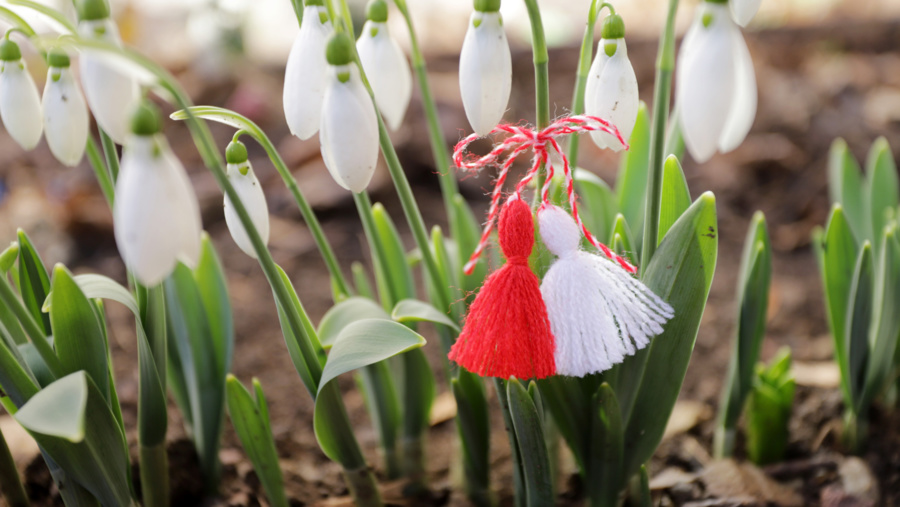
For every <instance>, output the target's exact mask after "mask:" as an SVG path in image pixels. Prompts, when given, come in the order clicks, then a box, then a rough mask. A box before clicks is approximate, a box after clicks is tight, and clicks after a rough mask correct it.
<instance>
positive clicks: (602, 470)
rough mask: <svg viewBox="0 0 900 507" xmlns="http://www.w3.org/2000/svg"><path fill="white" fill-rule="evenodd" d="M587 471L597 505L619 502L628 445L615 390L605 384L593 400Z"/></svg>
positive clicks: (591, 493)
mask: <svg viewBox="0 0 900 507" xmlns="http://www.w3.org/2000/svg"><path fill="white" fill-rule="evenodd" d="M592 405H593V412H594V413H593V414H592V427H591V433H590V439H591V444H590V450H589V458H588V459H589V460H590V461H589V464H588V473H587V474H585V475H586V476H585V480H586V481H587V482H588V485H587V490H588V492H589V498H591V499H592V500H593V504H594V505H616V503H617V501H618V498H619V490H620V489H621V488H622V486H623V485H624V479H625V478H624V477H623V476H622V462H623V459H624V457H623V455H622V454H623V453H624V447H625V435H624V434H623V432H624V425H623V423H622V413H621V412H620V411H619V402H618V400H616V393H615V392H614V391H613V390H612V388H611V387H610V386H609V384H606V383H604V384H603V385H601V386H600V389H598V390H597V393H596V394H595V395H594V399H593V403H592Z"/></svg>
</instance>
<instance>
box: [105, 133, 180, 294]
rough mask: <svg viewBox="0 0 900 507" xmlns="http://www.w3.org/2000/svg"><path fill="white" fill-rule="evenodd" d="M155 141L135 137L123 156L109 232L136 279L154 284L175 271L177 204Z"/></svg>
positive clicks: (175, 194)
mask: <svg viewBox="0 0 900 507" xmlns="http://www.w3.org/2000/svg"><path fill="white" fill-rule="evenodd" d="M175 186H176V185H175V182H174V181H173V179H172V178H171V177H170V170H169V164H168V162H167V161H166V160H165V157H164V155H163V154H162V153H161V152H160V150H159V149H158V138H156V137H152V136H134V137H132V138H130V139H129V142H128V144H126V145H125V147H124V149H123V153H122V164H121V168H120V171H119V179H118V181H117V182H116V203H115V206H114V208H113V229H114V232H115V237H116V244H117V245H118V247H119V254H120V255H121V256H122V259H123V260H124V261H125V265H126V266H128V269H130V270H131V271H132V272H133V273H134V275H135V276H136V277H137V279H138V281H140V282H141V283H143V284H144V285H147V286H153V285H156V284H158V283H159V282H161V281H162V280H163V279H165V278H166V277H167V276H168V275H169V274H170V273H171V272H172V270H173V269H174V268H175V262H176V259H177V257H178V252H179V249H180V242H181V237H180V235H179V234H177V233H176V228H177V227H178V222H179V221H180V220H183V218H184V217H180V216H178V213H179V210H180V209H181V206H180V205H179V203H178V199H179V195H178V192H177V190H176V189H175V188H174V187H175Z"/></svg>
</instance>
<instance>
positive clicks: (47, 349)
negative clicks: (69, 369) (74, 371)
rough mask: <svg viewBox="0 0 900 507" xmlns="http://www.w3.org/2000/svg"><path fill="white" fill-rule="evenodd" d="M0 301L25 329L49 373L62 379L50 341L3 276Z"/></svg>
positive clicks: (0, 285)
mask: <svg viewBox="0 0 900 507" xmlns="http://www.w3.org/2000/svg"><path fill="white" fill-rule="evenodd" d="M0 301H3V303H4V304H5V305H6V307H7V308H10V309H12V311H13V313H14V314H15V315H16V318H18V319H19V323H20V324H21V325H22V327H23V328H24V329H25V333H27V334H28V338H29V339H31V343H32V344H34V348H35V349H37V351H38V354H40V356H41V359H43V360H44V363H46V364H47V368H48V369H49V370H50V373H52V374H53V376H54V377H56V378H59V377H62V376H63V375H64V372H65V370H64V369H63V366H62V363H61V362H60V361H59V358H58V357H56V353H55V352H53V347H52V346H51V345H50V341H49V340H47V337H46V336H44V331H43V330H41V326H40V325H39V324H38V323H37V321H35V320H34V316H33V315H31V312H29V311H28V309H26V308H25V306H24V305H23V304H22V302H21V301H20V300H19V298H18V297H17V296H16V293H15V291H13V289H12V287H10V285H9V282H8V281H7V280H6V277H5V276H0Z"/></svg>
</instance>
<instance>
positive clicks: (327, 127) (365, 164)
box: [319, 64, 378, 192]
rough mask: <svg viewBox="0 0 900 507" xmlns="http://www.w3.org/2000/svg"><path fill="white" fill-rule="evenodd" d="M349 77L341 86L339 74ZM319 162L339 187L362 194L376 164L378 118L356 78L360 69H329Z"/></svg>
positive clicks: (351, 65) (350, 66)
mask: <svg viewBox="0 0 900 507" xmlns="http://www.w3.org/2000/svg"><path fill="white" fill-rule="evenodd" d="M342 73H348V74H349V79H347V81H346V82H341V81H340V79H339V78H338V75H339V74H342ZM319 142H320V143H321V148H322V158H323V159H324V160H325V165H326V166H327V167H328V171H329V172H330V173H331V176H332V177H333V178H334V180H335V181H336V182H337V183H338V185H340V186H342V187H344V188H346V189H347V190H350V191H351V192H362V191H363V190H365V189H366V186H368V185H369V181H370V180H371V179H372V175H373V174H375V165H376V164H377V163H378V118H377V117H376V116H375V107H374V106H373V105H372V99H371V97H369V94H368V92H367V91H366V88H365V86H363V84H362V81H361V79H360V76H359V69H358V68H357V67H356V66H355V65H353V64H350V65H345V66H340V67H335V68H332V69H331V72H330V75H329V77H328V85H327V87H326V89H325V100H324V102H323V103H322V123H321V128H320V132H319Z"/></svg>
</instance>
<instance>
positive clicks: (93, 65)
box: [78, 0, 140, 144]
mask: <svg viewBox="0 0 900 507" xmlns="http://www.w3.org/2000/svg"><path fill="white" fill-rule="evenodd" d="M78 18H79V19H80V23H79V25H78V32H79V34H80V35H81V36H82V37H84V38H85V39H95V40H100V41H104V42H107V43H110V44H113V45H116V46H121V45H122V39H121V37H119V29H118V28H117V27H116V24H115V23H114V22H113V21H112V19H110V17H109V5H108V4H107V3H106V0H80V1H79V2H78ZM80 64H81V83H82V85H84V94H85V96H86V97H87V102H88V105H89V106H91V111H92V112H93V113H94V118H95V119H96V120H97V123H98V124H99V125H100V127H101V128H103V130H105V131H106V133H107V134H109V136H110V137H111V138H112V139H113V141H115V142H117V143H118V144H124V143H125V140H126V139H127V138H128V134H129V122H130V120H131V113H133V112H134V109H135V107H137V104H138V102H139V101H140V89H139V87H138V81H137V79H136V78H135V77H134V76H132V75H131V74H129V73H127V72H126V71H123V70H122V69H121V68H120V67H117V66H116V64H115V63H114V62H113V61H112V60H111V59H110V58H109V57H108V56H106V55H103V54H100V53H99V52H96V51H84V52H83V53H82V54H81V58H80Z"/></svg>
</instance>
